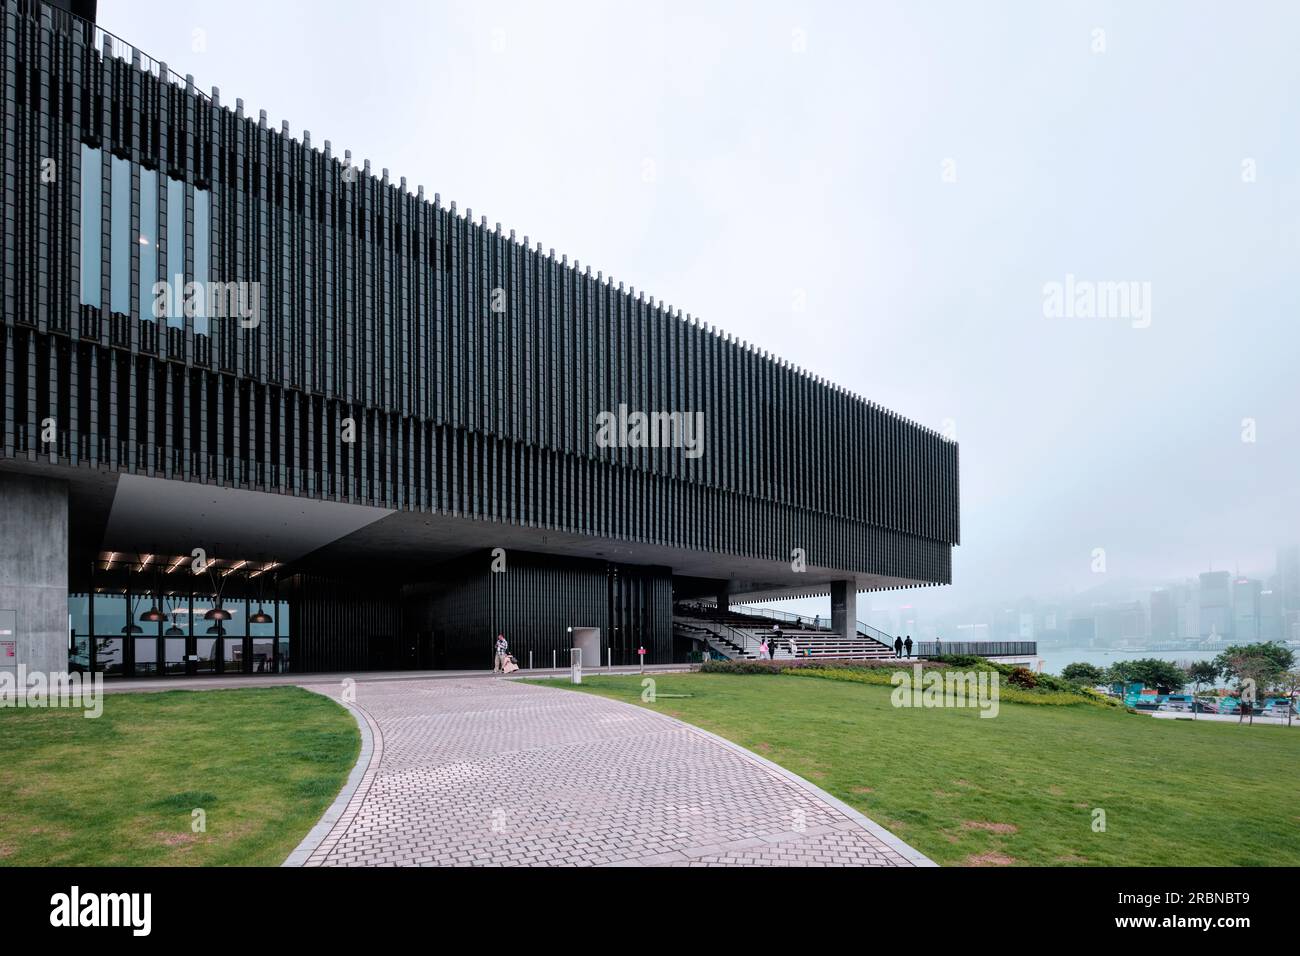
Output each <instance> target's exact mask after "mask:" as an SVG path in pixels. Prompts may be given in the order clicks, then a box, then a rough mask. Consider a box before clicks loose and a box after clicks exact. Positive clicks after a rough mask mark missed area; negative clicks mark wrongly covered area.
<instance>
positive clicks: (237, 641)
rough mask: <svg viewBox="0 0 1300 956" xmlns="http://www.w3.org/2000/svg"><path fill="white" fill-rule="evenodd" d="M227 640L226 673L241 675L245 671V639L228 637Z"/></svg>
mask: <svg viewBox="0 0 1300 956" xmlns="http://www.w3.org/2000/svg"><path fill="white" fill-rule="evenodd" d="M225 640H226V673H227V674H238V673H241V672H242V671H243V669H244V639H243V638H242V637H227V638H226V639H225Z"/></svg>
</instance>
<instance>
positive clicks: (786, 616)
mask: <svg viewBox="0 0 1300 956" xmlns="http://www.w3.org/2000/svg"><path fill="white" fill-rule="evenodd" d="M692 604H693V605H694V606H696V607H701V608H704V609H706V610H708V611H712V612H714V613H717V611H718V605H717V603H716V602H714V601H707V600H704V601H694V602H692V603H691V604H685V605H683V606H684V607H688V608H689V607H690V606H692ZM728 610H730V611H732V612H734V613H735V614H737V615H740V616H746V615H748V616H750V617H762V618H766V619H768V620H770V621H781V622H784V623H787V624H798V625H802V626H806V627H808V628H810V629H812V630H825V629H829V628H830V623H831V622H830V619H829V618H823V617H821V615H817V616H816V617H809V616H808V615H807V614H796V613H794V612H793V611H778V610H777V609H776V608H772V607H750V606H749V605H746V604H738V605H736V607H734V608H729V609H728ZM856 623H857V625H858V636H859V637H865V638H867V639H868V640H871V641H875V642H876V643H878V644H883V645H885V647H888V648H893V646H894V638H893V637H892V636H890V635H889V634H886V633H885V632H884V631H882V630H881V629H880V628H878V627H872V626H871V625H870V624H867V623H866V622H865V621H857V622H856Z"/></svg>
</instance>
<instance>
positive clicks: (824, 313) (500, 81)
mask: <svg viewBox="0 0 1300 956" xmlns="http://www.w3.org/2000/svg"><path fill="white" fill-rule="evenodd" d="M99 21H100V24H101V25H102V26H103V27H104V28H105V29H108V30H110V31H112V32H114V33H116V34H118V35H120V36H121V37H123V38H124V39H126V40H128V41H129V42H132V43H134V44H135V45H137V46H139V47H140V48H141V49H142V50H144V51H145V52H147V53H149V54H151V55H152V56H154V57H155V58H157V59H160V60H165V61H167V63H168V64H169V66H170V67H171V68H172V69H173V70H175V71H176V72H178V73H182V74H183V73H193V74H194V76H195V79H196V82H197V83H198V84H199V86H200V87H201V88H203V89H207V88H209V87H211V86H213V85H216V86H219V87H220V88H221V94H222V99H223V102H226V103H229V104H231V105H233V103H234V99H235V97H242V98H243V99H244V101H245V106H246V109H248V110H249V111H250V112H251V113H252V114H253V115H254V116H256V115H257V110H259V109H266V110H267V111H268V113H269V116H270V122H271V123H272V124H274V125H276V126H278V125H279V123H280V121H281V120H284V119H287V120H289V122H290V124H291V128H292V131H293V133H294V135H296V136H300V135H301V132H302V130H303V129H309V130H311V133H312V141H313V143H315V144H320V143H321V142H322V141H323V140H324V139H327V138H328V139H330V140H331V141H332V143H333V146H334V149H335V151H336V154H339V155H341V154H342V151H343V150H344V149H345V148H346V149H351V150H352V151H353V155H354V158H355V159H356V160H357V161H358V162H359V161H360V160H362V159H366V158H368V159H370V160H371V162H372V165H373V166H374V168H375V170H376V172H377V171H378V170H379V169H381V168H383V167H387V168H388V169H389V170H390V172H391V175H392V177H393V178H394V180H396V179H397V178H398V177H400V176H406V177H407V180H408V183H409V184H410V185H411V187H412V188H414V187H415V186H416V185H418V184H423V185H424V186H425V188H426V190H427V191H428V192H429V193H430V194H432V193H433V192H440V193H441V194H442V198H443V201H444V202H448V201H450V200H456V202H457V203H458V205H459V207H460V208H462V209H463V208H465V207H466V206H468V207H471V208H472V209H473V211H474V215H475V218H477V217H478V216H479V215H480V214H485V215H486V216H487V217H488V221H489V222H492V223H495V222H497V221H499V222H501V223H502V226H503V228H505V229H511V228H514V229H516V230H517V231H518V232H519V234H520V236H522V235H523V234H525V233H527V234H528V235H529V236H530V237H531V238H532V240H533V241H534V242H536V241H538V240H541V241H542V242H543V243H544V244H545V245H546V246H547V247H552V246H553V247H554V248H555V249H556V252H557V254H559V253H567V254H568V255H569V257H570V259H573V258H577V259H579V260H581V261H582V262H583V263H584V264H587V263H590V264H591V266H592V268H593V270H595V269H601V270H603V271H604V272H605V274H606V275H613V276H614V277H615V279H616V280H622V281H624V282H627V283H628V284H630V285H634V286H636V287H637V288H638V289H642V288H643V289H645V290H646V291H647V293H649V294H653V295H654V296H655V297H656V299H664V300H666V301H667V302H669V303H671V304H673V305H674V306H677V307H680V308H682V309H684V310H686V311H689V312H691V313H693V314H695V315H697V316H699V317H701V318H702V319H703V320H705V321H708V322H709V323H711V324H717V325H719V326H721V327H722V328H723V329H724V330H726V331H729V332H732V333H734V334H735V335H737V336H739V337H741V338H743V339H746V340H749V341H752V342H754V343H756V344H757V345H759V346H760V347H762V348H766V349H768V350H771V351H773V352H775V353H777V354H780V355H782V356H785V357H787V358H789V359H790V360H792V361H793V362H795V363H797V364H798V365H800V366H802V367H803V368H805V369H808V370H810V371H812V372H814V373H816V374H820V375H824V376H827V377H829V378H830V379H832V380H834V381H836V382H839V383H841V384H843V385H845V386H847V387H849V388H851V389H852V390H854V391H856V392H858V393H860V394H862V395H865V396H868V397H869V398H871V399H873V400H875V401H877V402H880V403H882V404H884V405H886V406H888V407H890V408H893V409H895V410H897V411H898V412H900V413H902V414H904V415H906V416H908V417H910V418H912V419H914V420H916V421H919V422H922V423H924V424H926V425H928V426H930V427H933V428H936V429H940V430H942V429H944V428H945V426H947V427H949V428H953V429H955V434H956V438H957V440H958V441H959V442H960V444H961V469H962V472H961V498H962V537H963V543H962V545H961V547H960V548H958V549H957V551H956V554H955V558H954V579H955V583H954V586H953V588H951V589H947V590H948V591H949V594H948V595H947V596H946V597H944V598H942V599H940V598H938V597H937V596H932V595H931V594H930V593H929V592H926V593H924V594H918V595H916V602H917V603H918V604H919V605H925V604H927V603H931V602H938V601H940V600H942V602H943V603H944V604H948V603H950V602H956V603H965V602H967V601H972V602H973V601H978V600H982V599H984V598H993V599H998V598H1001V597H1004V596H1005V597H1011V596H1015V595H1021V594H1028V593H1033V592H1036V591H1040V590H1057V589H1066V588H1082V587H1087V586H1089V585H1091V584H1094V583H1096V578H1095V576H1094V575H1093V573H1092V571H1091V567H1092V560H1093V558H1092V555H1093V549H1094V548H1104V549H1105V550H1106V562H1107V573H1108V574H1111V575H1116V576H1119V577H1124V578H1129V577H1132V578H1139V579H1140V578H1149V577H1152V576H1165V575H1179V574H1192V573H1196V572H1199V571H1202V570H1206V569H1208V568H1210V567H1211V566H1213V567H1215V568H1218V569H1228V570H1232V569H1233V568H1235V567H1238V566H1240V567H1241V569H1242V570H1243V571H1267V570H1270V569H1271V568H1272V563H1273V554H1274V550H1275V548H1276V547H1277V546H1278V545H1280V544H1286V543H1291V542H1294V541H1296V540H1297V539H1300V533H1298V532H1297V524H1298V522H1297V517H1298V514H1300V467H1298V466H1300V386H1298V385H1297V381H1296V359H1297V355H1298V354H1300V332H1297V320H1300V309H1298V308H1297V306H1298V305H1300V301H1298V300H1300V296H1298V295H1297V271H1298V270H1297V265H1298V264H1300V69H1297V67H1296V50H1295V43H1296V38H1297V37H1298V36H1300V5H1297V4H1294V3H1286V2H1277V3H1249V2H1240V0H1233V2H1222V3H1190V2H1172V0H1171V2H1166V3H1155V2H1148V3H1140V4H1137V3H1118V2H1117V3H1095V2H1089V3H1083V2H1079V3H1069V2H1051V3H1043V2H1038V0H1027V2H1023V3H970V2H947V3H938V2H936V3H922V2H912V3H882V2H867V3H862V4H849V3H843V2H833V3H825V4H815V3H809V4H792V3H700V2H678V3H666V4H664V3H653V2H647V0H637V2H635V3H632V2H613V0H610V2H600V3H561V2H521V3H493V2H484V0H475V2H473V3H464V4H461V3H439V2H429V0H418V2H417V0H408V2H397V0H376V2H368V3H355V2H347V3H342V2H330V0H320V2H316V3H310V4H308V3H301V4H299V3H290V2H287V0H258V2H248V0H220V2H215V0H214V2H193V0H189V2H187V0H165V2H164V0H100V12H99ZM196 31H198V32H196ZM952 180H955V181H952ZM1251 180H1253V181H1251ZM1067 275H1072V276H1074V277H1075V279H1076V281H1079V280H1082V281H1089V282H1102V281H1134V282H1138V283H1150V285H1149V289H1150V300H1149V306H1150V311H1149V316H1148V318H1149V325H1146V327H1141V326H1142V325H1143V324H1144V321H1145V320H1144V318H1143V317H1141V316H1138V317H1128V316H1125V317H1119V318H1082V317H1070V318H1066V317H1061V318H1052V317H1048V316H1046V315H1045V314H1044V313H1045V308H1044V298H1045V296H1044V286H1045V285H1046V284H1047V283H1051V282H1058V283H1062V284H1064V283H1065V282H1066V277H1067ZM1139 288H1141V287H1139ZM801 303H802V304H803V311H799V306H800V304H801ZM1244 419H1252V420H1253V429H1254V438H1255V440H1254V441H1253V442H1251V441H1243V432H1244V430H1245V432H1246V434H1247V437H1249V429H1250V428H1251V427H1252V426H1251V425H1250V424H1246V425H1243V420H1244Z"/></svg>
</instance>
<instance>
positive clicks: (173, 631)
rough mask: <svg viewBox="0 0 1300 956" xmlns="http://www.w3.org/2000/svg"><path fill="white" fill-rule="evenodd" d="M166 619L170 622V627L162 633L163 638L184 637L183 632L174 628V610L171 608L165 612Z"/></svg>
mask: <svg viewBox="0 0 1300 956" xmlns="http://www.w3.org/2000/svg"><path fill="white" fill-rule="evenodd" d="M164 600H165V599H164ZM167 619H168V620H169V621H171V622H172V626H171V627H169V628H167V630H165V631H163V637H184V636H185V631H183V630H182V629H181V628H179V627H177V626H176V608H175V607H172V609H171V610H170V611H168V612H167Z"/></svg>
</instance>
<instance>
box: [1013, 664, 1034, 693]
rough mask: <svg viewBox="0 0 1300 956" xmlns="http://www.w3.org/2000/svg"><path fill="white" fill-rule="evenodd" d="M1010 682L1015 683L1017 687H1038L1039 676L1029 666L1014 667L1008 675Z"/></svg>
mask: <svg viewBox="0 0 1300 956" xmlns="http://www.w3.org/2000/svg"><path fill="white" fill-rule="evenodd" d="M1007 680H1008V682H1010V683H1012V684H1015V685H1016V686H1017V687H1025V688H1031V687H1037V686H1038V678H1037V677H1036V676H1035V675H1034V672H1033V671H1031V670H1030V669H1029V668H1028V667H1014V668H1012V670H1011V673H1010V674H1008V675H1007Z"/></svg>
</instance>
